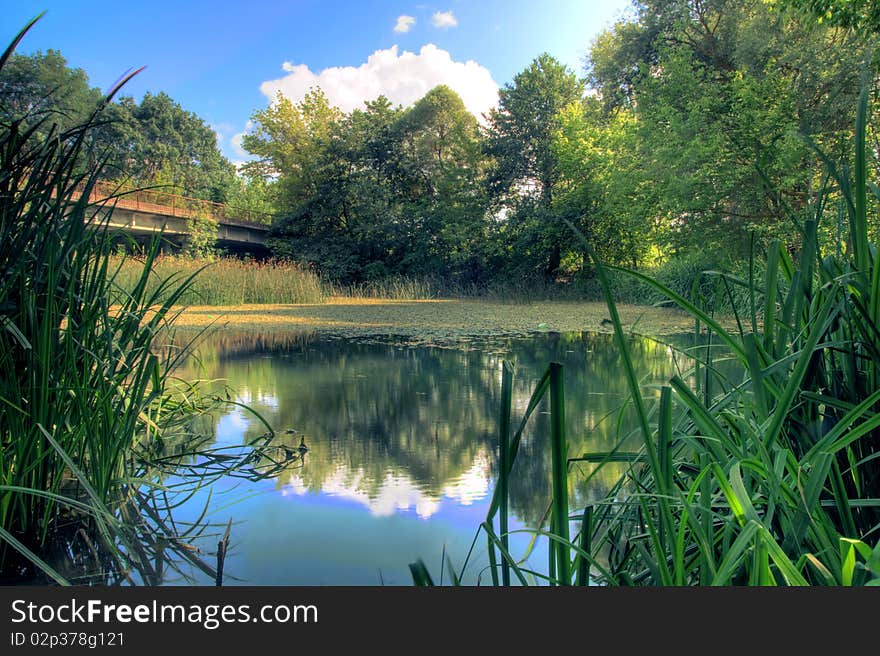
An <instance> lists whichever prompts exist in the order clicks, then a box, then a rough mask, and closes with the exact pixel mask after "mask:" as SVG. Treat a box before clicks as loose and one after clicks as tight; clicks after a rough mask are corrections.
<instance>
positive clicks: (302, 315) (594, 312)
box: [175, 297, 694, 342]
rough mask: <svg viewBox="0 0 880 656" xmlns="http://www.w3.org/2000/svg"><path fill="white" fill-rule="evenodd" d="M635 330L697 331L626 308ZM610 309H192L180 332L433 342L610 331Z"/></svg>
mask: <svg viewBox="0 0 880 656" xmlns="http://www.w3.org/2000/svg"><path fill="white" fill-rule="evenodd" d="M619 312H620V316H621V320H622V321H623V324H624V326H625V328H626V329H627V330H630V331H633V332H637V333H641V334H647V335H664V334H667V335H668V334H675V333H683V332H687V331H690V330H693V325H694V324H693V319H692V318H690V317H688V315H687V314H685V313H684V312H680V311H678V310H675V309H669V308H657V307H646V306H636V305H622V306H620V307H619ZM607 317H608V311H607V308H606V306H605V304H604V303H578V302H559V301H540V302H536V303H531V304H527V305H514V304H510V303H500V302H493V301H485V300H475V299H450V300H428V301H395V300H385V299H370V298H346V297H330V298H328V299H327V300H326V302H325V303H322V304H300V305H237V306H224V307H218V306H192V307H189V308H187V309H186V310H185V311H184V313H183V314H182V315H181V316H180V317H179V319H178V321H177V322H176V324H175V325H176V327H177V328H183V329H186V328H193V329H195V328H203V327H205V326H207V325H209V324H214V325H215V326H217V327H221V328H222V327H228V328H230V329H236V330H254V331H261V332H266V331H272V332H278V331H290V332H299V331H319V332H321V333H324V334H333V335H338V336H341V337H362V336H368V335H394V336H399V337H402V338H405V339H407V340H409V341H416V342H421V341H424V342H432V341H444V340H457V339H461V338H467V337H479V336H485V335H525V334H528V333H532V332H535V331H558V332H569V331H610V330H611V325H610V323H609V322H608V321H607Z"/></svg>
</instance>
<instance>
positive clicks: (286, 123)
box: [242, 88, 342, 207]
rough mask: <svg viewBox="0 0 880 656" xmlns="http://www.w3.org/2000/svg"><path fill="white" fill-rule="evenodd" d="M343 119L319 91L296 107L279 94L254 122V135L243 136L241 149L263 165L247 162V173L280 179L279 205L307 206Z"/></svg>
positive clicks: (251, 133) (315, 91)
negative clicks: (325, 154)
mask: <svg viewBox="0 0 880 656" xmlns="http://www.w3.org/2000/svg"><path fill="white" fill-rule="evenodd" d="M341 119H342V113H341V112H340V111H339V110H338V109H337V108H335V107H332V106H331V105H330V103H329V101H328V100H327V97H326V96H325V95H324V92H323V91H321V89H320V88H316V89H312V90H311V91H309V93H308V94H306V97H305V98H304V99H303V101H302V102H300V103H299V104H297V105H294V104H293V102H292V101H291V100H290V99H289V98H285V97H284V96H283V95H282V94H281V93H280V92H279V93H278V95H277V96H276V98H275V99H274V101H273V102H272V103H271V104H270V105H269V106H268V107H266V108H265V109H261V110H258V111H256V112H254V114H253V115H252V116H251V122H252V123H253V126H254V127H253V131H252V132H250V133H248V134H246V135H245V136H244V138H243V139H242V147H243V148H244V149H245V150H246V151H248V152H249V153H251V154H253V155H256V156H257V157H258V158H259V159H258V160H256V161H254V162H248V163H247V164H246V165H245V171H246V172H248V173H249V174H251V175H260V176H263V177H272V178H276V179H277V182H278V185H277V193H278V202H279V203H280V204H281V205H286V206H288V207H294V206H296V205H297V204H298V203H301V202H304V201H306V200H307V199H308V198H310V197H311V196H313V195H314V194H315V192H316V191H317V185H318V184H319V179H320V173H319V169H320V166H321V165H322V164H321V162H322V161H323V160H322V155H323V153H324V151H325V149H326V148H327V146H328V145H329V141H330V138H331V135H332V134H333V132H334V130H335V129H336V128H337V124H338V123H339V121H340V120H341Z"/></svg>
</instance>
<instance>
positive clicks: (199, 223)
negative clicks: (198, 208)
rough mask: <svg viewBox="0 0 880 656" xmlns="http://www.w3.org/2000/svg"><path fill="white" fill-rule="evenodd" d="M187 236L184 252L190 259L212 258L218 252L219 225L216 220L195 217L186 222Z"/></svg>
mask: <svg viewBox="0 0 880 656" xmlns="http://www.w3.org/2000/svg"><path fill="white" fill-rule="evenodd" d="M186 225H187V228H186V230H187V236H186V244H185V246H184V249H183V250H184V252H185V253H186V254H187V255H189V256H190V257H201V258H210V257H212V256H214V255H215V254H216V252H217V249H216V248H215V244H216V243H217V232H218V230H219V225H218V224H217V221H215V220H214V219H210V218H208V217H204V216H193V217H190V218H188V219H187V220H186Z"/></svg>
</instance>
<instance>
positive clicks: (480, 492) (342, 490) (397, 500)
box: [281, 453, 489, 519]
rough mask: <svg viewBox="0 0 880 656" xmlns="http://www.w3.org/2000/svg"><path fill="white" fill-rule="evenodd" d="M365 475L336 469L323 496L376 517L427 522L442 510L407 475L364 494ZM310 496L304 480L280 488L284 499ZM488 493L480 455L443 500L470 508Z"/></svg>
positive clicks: (484, 460) (388, 475)
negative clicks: (408, 515)
mask: <svg viewBox="0 0 880 656" xmlns="http://www.w3.org/2000/svg"><path fill="white" fill-rule="evenodd" d="M364 476H365V475H364V472H363V470H358V471H357V472H355V473H352V472H349V471H348V470H347V469H346V468H345V467H343V466H340V467H337V468H336V470H335V471H334V472H333V473H332V474H330V476H328V477H327V478H326V479H325V480H324V482H323V484H322V485H321V490H320V491H321V492H322V493H323V494H327V495H329V496H334V497H339V498H340V499H346V500H348V501H354V502H356V503H358V504H360V505H362V506H364V507H365V508H367V509H368V510H369V511H370V514H371V515H373V516H374V517H389V516H391V515H394V514H395V513H397V512H407V511H410V510H415V513H416V514H417V515H418V516H419V517H421V518H422V519H428V518H429V517H431V516H433V515H434V514H435V513H436V512H437V511H438V510H440V505H441V498H440V497H437V496H435V495H431V494H426V493H425V491H424V490H421V489H419V486H418V485H417V484H416V483H414V482H413V480H412V479H411V478H410V477H409V476H406V475H400V474H394V473H392V472H388V473H386V474H385V479H384V480H383V481H382V482H381V484H380V485H379V491H378V493H377V494H375V495H373V496H370V495H369V494H368V493H367V492H365V491H364V489H363V488H364V485H363V483H364ZM307 492H309V489H308V487H307V486H306V484H305V481H304V480H303V478H302V476H299V475H297V476H294V477H292V478H291V479H290V481H289V482H288V483H286V484H285V485H284V486H283V487H282V488H281V493H282V495H284V496H292V495H295V496H302V495H305V494H306V493H307ZM488 492H489V458H488V457H487V455H486V454H485V453H480V454H478V455H477V458H476V460H475V462H474V464H473V466H472V467H471V468H470V469H468V470H467V471H466V472H464V473H463V474H462V475H461V476H459V477H458V478H456V479H455V480H453V481H452V482H451V483H449V484H447V485H446V486H445V487H444V488H443V497H444V498H447V499H452V500H454V501H457V502H458V503H460V504H461V505H463V506H469V505H471V504H472V503H474V502H475V501H478V500H480V499H483V498H485V497H486V495H487V494H488Z"/></svg>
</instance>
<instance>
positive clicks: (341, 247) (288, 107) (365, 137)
mask: <svg viewBox="0 0 880 656" xmlns="http://www.w3.org/2000/svg"><path fill="white" fill-rule="evenodd" d="M253 120H254V123H255V125H256V128H255V131H254V133H253V134H252V135H249V136H248V137H246V138H245V140H244V145H245V147H246V148H249V149H251V151H252V152H254V153H255V154H257V155H259V156H261V157H262V159H261V160H260V161H259V162H256V163H255V164H253V165H251V166H250V169H251V171H252V172H257V173H260V172H262V173H272V174H277V175H278V180H277V182H276V183H275V184H276V192H277V193H278V201H277V202H278V204H279V206H282V207H285V208H288V209H287V216H286V217H284V218H283V219H282V220H281V221H279V222H278V224H277V225H276V226H275V229H274V230H273V240H272V248H273V250H274V251H275V253H276V254H278V255H280V256H282V257H287V258H290V259H296V260H298V261H302V262H307V263H310V264H313V265H314V266H315V267H316V268H317V269H318V270H319V271H320V272H321V274H322V275H324V276H326V277H327V278H328V279H329V280H331V281H333V282H336V283H340V284H346V285H347V284H352V283H361V282H375V281H379V280H383V279H386V278H388V277H391V276H403V277H413V276H424V275H429V274H430V275H433V276H436V277H438V278H444V277H445V278H450V279H453V280H454V279H457V278H465V279H470V278H473V277H474V276H475V275H477V274H478V273H479V272H478V271H476V272H475V267H476V268H478V266H479V265H478V264H476V262H475V260H476V259H477V255H476V254H475V251H477V250H478V249H479V247H480V243H481V238H482V236H483V234H484V233H483V224H484V215H485V210H484V205H485V201H484V196H483V194H482V186H481V180H482V177H483V172H484V168H485V165H484V162H483V157H482V154H481V151H480V146H479V132H478V126H477V122H476V120H475V119H474V118H473V116H472V115H471V114H470V113H468V112H467V111H466V110H465V108H464V104H463V103H462V101H461V99H460V98H459V97H458V96H457V95H456V94H455V93H454V92H453V91H452V90H450V89H449V88H447V87H442V86H441V87H437V88H435V89H433V90H431V91H429V92H428V93H427V94H426V95H425V96H424V97H423V98H422V99H420V100H419V101H418V102H417V103H416V104H415V105H414V106H413V107H411V108H410V109H408V110H402V109H399V108H398V109H395V108H393V107H391V105H390V104H389V103H388V101H387V100H386V99H385V98H379V99H377V100H375V101H373V102H370V103H367V104H366V105H365V107H364V109H362V110H355V111H353V112H351V113H350V114H348V115H345V116H343V115H341V114H340V113H339V112H338V111H336V110H331V109H330V108H329V106H328V105H327V101H326V99H325V98H324V96H323V95H322V94H320V92H318V91H315V92H312V94H310V96H308V97H307V98H306V100H305V101H303V103H300V104H299V105H298V106H294V105H293V104H292V103H290V101H288V100H285V99H283V98H279V99H278V100H277V101H276V102H275V103H274V104H273V105H272V106H271V107H269V108H268V109H266V110H263V111H261V112H257V113H256V114H255V115H254V117H253Z"/></svg>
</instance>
